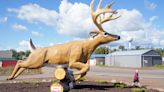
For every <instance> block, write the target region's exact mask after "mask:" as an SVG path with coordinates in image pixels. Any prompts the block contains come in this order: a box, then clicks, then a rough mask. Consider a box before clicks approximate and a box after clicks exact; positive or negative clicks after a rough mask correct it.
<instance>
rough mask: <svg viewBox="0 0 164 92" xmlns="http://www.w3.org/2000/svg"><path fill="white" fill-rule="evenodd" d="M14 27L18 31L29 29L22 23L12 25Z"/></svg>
mask: <svg viewBox="0 0 164 92" xmlns="http://www.w3.org/2000/svg"><path fill="white" fill-rule="evenodd" d="M12 28H13V29H14V30H16V31H27V30H28V29H27V27H26V26H23V25H20V24H14V25H13V26H12Z"/></svg>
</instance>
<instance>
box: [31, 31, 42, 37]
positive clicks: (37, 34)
mask: <svg viewBox="0 0 164 92" xmlns="http://www.w3.org/2000/svg"><path fill="white" fill-rule="evenodd" d="M31 34H32V35H34V36H37V37H41V36H43V34H42V33H40V32H37V31H32V32H31Z"/></svg>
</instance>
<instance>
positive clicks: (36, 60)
mask: <svg viewBox="0 0 164 92" xmlns="http://www.w3.org/2000/svg"><path fill="white" fill-rule="evenodd" d="M101 3H102V0H100V1H99V4H98V6H97V9H96V11H94V0H92V1H91V4H90V10H91V16H92V20H93V22H94V24H95V25H96V26H97V28H98V29H95V30H93V31H92V32H90V35H91V36H92V38H90V39H86V40H81V41H72V42H68V43H65V44H60V45H54V46H51V47H44V48H36V47H35V46H34V44H33V43H32V40H31V39H30V46H31V54H30V55H29V57H28V58H27V59H26V60H19V61H18V62H17V64H16V66H15V68H14V70H13V72H12V74H11V76H9V77H8V78H7V80H12V79H15V78H16V77H18V76H19V75H20V74H21V73H22V72H23V71H24V70H25V69H34V68H40V67H42V66H43V64H45V63H49V64H57V65H62V64H68V67H69V68H71V69H77V70H79V71H75V72H73V74H74V75H75V76H77V78H76V80H77V79H79V78H81V77H83V76H85V75H86V73H87V71H89V65H88V64H86V62H87V60H88V59H90V56H91V54H92V53H93V51H94V50H95V49H96V48H97V47H98V46H99V45H102V44H106V43H109V42H112V41H116V40H119V39H120V36H118V35H113V34H110V33H108V32H106V31H105V30H104V29H103V28H102V24H103V23H105V22H107V21H111V20H115V19H117V18H119V17H115V18H113V15H114V14H117V12H116V11H115V10H112V9H111V6H112V4H109V5H107V6H106V7H105V8H103V9H101V8H100V6H101ZM107 13H108V15H107Z"/></svg>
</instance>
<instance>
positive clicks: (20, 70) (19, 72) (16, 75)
mask: <svg viewBox="0 0 164 92" xmlns="http://www.w3.org/2000/svg"><path fill="white" fill-rule="evenodd" d="M25 69H26V68H19V70H18V72H17V73H16V74H15V75H14V77H13V79H15V78H17V77H18V76H19V75H20V74H21V73H22V72H23V71H24V70H25Z"/></svg>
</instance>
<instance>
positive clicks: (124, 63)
mask: <svg viewBox="0 0 164 92" xmlns="http://www.w3.org/2000/svg"><path fill="white" fill-rule="evenodd" d="M105 64H106V65H107V66H119V67H132V68H142V67H148V66H154V65H161V64H162V57H161V56H160V55H159V54H158V53H157V52H155V51H154V50H130V51H116V52H113V53H111V54H109V55H107V56H106V57H105Z"/></svg>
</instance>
